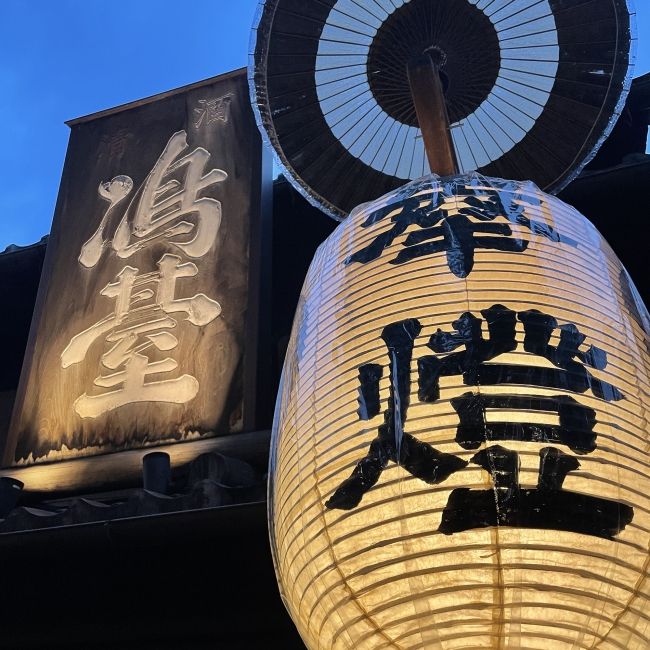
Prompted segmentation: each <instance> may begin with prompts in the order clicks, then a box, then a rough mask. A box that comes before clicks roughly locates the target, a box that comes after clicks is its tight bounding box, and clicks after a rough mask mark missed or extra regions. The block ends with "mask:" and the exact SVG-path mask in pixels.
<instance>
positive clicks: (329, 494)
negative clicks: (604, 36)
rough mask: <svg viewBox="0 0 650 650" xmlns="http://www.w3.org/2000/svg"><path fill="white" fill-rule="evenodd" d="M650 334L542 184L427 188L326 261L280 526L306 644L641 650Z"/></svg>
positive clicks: (306, 323)
mask: <svg viewBox="0 0 650 650" xmlns="http://www.w3.org/2000/svg"><path fill="white" fill-rule="evenodd" d="M649 346H650V321H649V319H648V314H647V311H646V309H645V307H644V305H643V303H642V302H641V300H640V298H639V296H638V294H637V292H636V290H635V289H634V286H633V284H632V282H631V280H630V278H629V276H628V275H627V273H626V271H625V270H624V269H623V267H622V266H621V263H620V262H619V260H618V259H617V258H616V256H615V255H614V253H613V252H612V250H611V249H610V248H609V246H608V245H607V243H606V242H605V241H604V240H603V239H602V237H601V236H600V235H599V233H598V232H597V231H596V229H595V228H594V227H593V226H592V225H591V224H590V223H589V222H588V221H587V219H585V218H584V217H583V216H582V215H580V214H579V213H578V212H577V211H576V210H574V209H573V208H571V207H570V206H568V205H566V204H564V203H562V202H561V201H559V200H558V199H557V198H555V197H552V196H549V195H546V194H544V193H542V192H540V191H539V190H538V189H537V187H536V186H534V185H533V184H532V183H516V182H508V181H502V180H498V179H489V178H485V177H482V176H479V175H469V176H464V177H459V178H458V179H457V180H455V181H454V180H451V179H445V182H440V180H439V179H438V178H437V177H425V178H423V179H421V180H420V181H416V182H414V183H412V184H409V185H407V186H405V187H404V188H402V189H400V190H398V191H396V192H394V193H391V194H388V195H386V196H385V197H383V198H381V199H379V200H377V201H375V202H373V203H369V204H366V205H364V206H361V207H360V208H359V209H357V210H356V211H354V212H353V214H352V215H351V216H350V217H349V218H348V220H346V221H345V222H344V223H342V224H341V225H340V226H339V227H338V228H337V230H336V231H335V232H334V233H333V234H332V235H331V236H330V238H329V239H328V240H327V241H326V242H325V243H324V244H323V245H322V246H321V248H320V249H319V251H318V252H317V254H316V257H315V259H314V262H313V263H312V266H311V269H310V272H309V274H308V276H307V279H306V281H305V285H304V289H303V293H302V297H301V301H300V306H299V309H298V313H297V316H296V320H295V324H294V331H293V335H292V341H291V343H290V346H289V351H288V355H287V361H286V363H285V368H284V374H283V380H282V389H281V397H280V400H279V402H278V411H277V413H276V423H275V427H274V431H273V439H272V453H271V474H270V475H271V488H270V493H269V496H270V506H269V517H270V526H271V539H272V548H273V553H274V557H275V562H276V570H277V574H278V579H279V583H280V588H281V591H282V594H283V597H284V599H285V602H286V603H287V606H288V608H289V611H290V613H291V615H292V617H293V619H294V621H295V622H296V625H297V626H298V629H299V631H300V633H301V635H302V637H303V639H304V641H305V643H306V644H307V646H308V647H309V648H314V649H315V648H319V649H320V650H324V649H326V648H340V649H341V650H343V649H345V648H355V649H357V650H364V649H368V650H370V649H374V648H413V649H415V648H427V649H441V650H443V649H444V650H452V649H458V650H460V649H461V648H531V649H532V648H537V649H540V650H542V649H544V648H549V647H552V648H566V649H567V650H568V649H569V648H578V647H580V648H591V647H597V648H603V649H605V648H607V649H610V648H611V649H613V648H636V649H642V648H647V647H648V645H649V643H650V616H649V615H648V604H649V603H648V601H649V600H650V583H649V582H648V573H647V566H648V548H649V542H650V499H649V497H648V495H649V494H650V473H649V464H650V462H649V459H648V446H649V443H650V429H649V427H648V410H649V405H650V401H649V390H650V354H649V351H650V347H649Z"/></svg>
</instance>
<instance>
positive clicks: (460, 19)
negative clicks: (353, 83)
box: [367, 0, 501, 127]
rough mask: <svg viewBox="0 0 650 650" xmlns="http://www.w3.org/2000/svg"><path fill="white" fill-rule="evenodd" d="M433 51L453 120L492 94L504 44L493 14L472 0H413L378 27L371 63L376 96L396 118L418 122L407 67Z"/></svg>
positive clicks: (370, 67) (473, 109) (410, 124)
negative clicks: (472, 2)
mask: <svg viewBox="0 0 650 650" xmlns="http://www.w3.org/2000/svg"><path fill="white" fill-rule="evenodd" d="M423 54H427V55H429V56H430V57H431V58H432V60H433V62H434V64H435V65H436V66H437V67H438V69H439V72H440V77H441V80H442V86H443V90H444V92H445V97H446V100H447V110H448V112H449V119H450V120H451V122H452V123H456V122H460V121H461V120H463V119H464V118H466V117H467V116H468V115H471V114H472V113H473V112H474V111H475V110H476V109H477V108H478V107H479V106H480V105H481V104H482V103H483V102H484V101H485V99H487V97H488V96H489V94H490V92H491V91H492V89H493V87H494V84H495V83H496V81H497V78H498V75H499V70H500V68H501V48H500V45H499V37H498V35H497V31H496V29H495V27H494V25H493V24H492V22H491V21H490V19H489V18H488V17H487V16H486V15H485V14H484V13H483V11H481V10H480V9H478V8H477V7H476V6H475V5H473V4H471V3H470V2H469V1H468V0H437V1H436V2H431V0H411V1H410V2H407V3H406V4H404V5H402V6H401V7H400V8H399V9H396V10H395V11H394V12H393V13H392V14H391V15H390V16H389V17H388V18H387V19H386V20H385V22H384V23H383V24H382V26H381V27H380V29H379V30H378V31H377V33H376V35H375V37H374V39H373V42H372V45H371V46H370V52H369V57H368V64H367V74H368V81H369V84H370V89H371V91H372V93H373V95H374V97H375V100H376V101H377V103H378V104H379V106H381V108H382V109H383V110H384V111H385V112H386V113H387V114H388V115H390V116H391V117H392V118H393V119H395V120H397V121H398V122H401V123H402V124H406V125H408V126H414V127H418V120H417V116H416V112H415V106H414V104H413V99H412V97H411V89H410V86H409V81H408V74H407V69H408V65H409V63H410V62H411V61H413V60H415V59H417V58H419V57H421V56H422V55H423Z"/></svg>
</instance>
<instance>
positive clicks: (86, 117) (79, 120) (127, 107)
mask: <svg viewBox="0 0 650 650" xmlns="http://www.w3.org/2000/svg"><path fill="white" fill-rule="evenodd" d="M241 74H246V68H237V70H231V71H230V72H225V73H223V74H220V75H217V76H216V77H209V78H207V79H203V80H201V81H196V82H194V83H191V84H188V85H186V86H181V87H180V88H174V89H173V90H167V91H165V92H162V93H157V94H156V95H150V96H149V97H145V98H143V99H136V100H135V101H132V102H128V103H126V104H120V105H119V106H115V107H114V108H107V109H105V110H103V111H97V112H96V113H91V114H90V115H83V116H82V117H76V118H74V119H72V120H68V121H66V122H65V124H66V125H67V126H69V127H73V126H77V125H78V124H84V123H86V122H91V121H93V120H97V119H100V118H102V117H107V116H109V115H115V114H116V113H122V112H123V111H130V110H131V109H133V108H138V107H140V106H145V105H146V104H151V103H152V102H156V101H159V100H161V99H166V98H167V97H173V96H174V95H178V94H180V93H184V92H188V91H190V90H194V89H195V88H201V87H202V86H209V85H210V84H212V83H214V82H215V81H223V80H225V79H230V78H232V77H236V76H238V75H241Z"/></svg>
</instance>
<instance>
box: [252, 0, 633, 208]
mask: <svg viewBox="0 0 650 650" xmlns="http://www.w3.org/2000/svg"><path fill="white" fill-rule="evenodd" d="M571 4H573V5H575V6H570V5H571ZM630 5H631V0H589V1H587V2H580V3H566V2H563V1H561V0H364V1H359V0H319V2H309V3H305V2H304V1H303V0H265V1H263V2H261V3H260V6H259V9H258V15H257V18H256V22H255V27H254V31H253V37H252V43H251V56H250V65H249V81H250V88H251V94H252V100H253V106H254V109H255V111H256V113H257V118H258V122H259V125H260V127H261V130H262V133H263V135H264V137H265V138H266V139H267V141H268V143H270V144H271V145H272V146H273V148H274V150H275V152H276V154H277V157H278V159H279V162H280V165H281V167H282V169H283V171H284V172H285V174H286V176H287V178H288V179H289V180H290V181H291V182H292V183H293V184H294V186H295V187H296V188H297V189H298V190H299V191H300V192H301V193H302V194H303V195H304V196H305V197H306V198H307V199H308V200H309V201H310V202H311V203H312V204H313V205H316V206H317V207H319V208H321V209H322V210H324V211H325V212H326V213H327V214H329V215H330V216H331V217H334V218H336V219H342V218H344V217H346V216H347V215H348V214H349V212H350V211H351V210H352V209H353V208H354V207H356V206H357V205H359V204H361V203H365V202H366V201H370V200H373V199H376V198H378V197H379V196H382V195H383V194H385V193H387V192H389V191H391V190H393V189H395V188H397V187H399V186H401V185H403V184H404V183H406V182H408V181H409V180H414V179H417V178H420V177H422V176H424V175H427V174H429V173H430V172H435V173H438V174H441V175H451V174H454V173H457V172H460V173H467V172H472V171H479V172H480V173H481V174H485V175H488V176H498V177H502V178H510V179H514V180H532V181H534V182H535V183H536V184H537V185H538V186H539V187H540V188H542V189H543V190H545V191H547V192H557V191H559V190H560V189H562V188H563V187H564V186H565V185H566V184H568V183H569V182H570V181H571V180H572V179H573V178H575V176H576V175H577V174H578V173H580V171H581V170H582V168H583V167H584V166H585V165H586V164H587V163H588V162H589V161H590V160H591V159H592V158H593V156H594V155H595V154H596V152H597V150H598V149H599V147H600V145H601V144H602V143H603V142H604V140H605V139H606V137H607V136H608V135H609V133H610V132H611V130H612V128H613V127H614V124H615V123H616V119H617V118H618V115H619V114H620V112H621V110H622V107H623V105H624V102H625V99H626V97H627V93H628V90H629V87H630V83H631V78H632V74H631V73H632V64H633V59H634V56H633V43H634V24H633V12H632V10H631V6H630Z"/></svg>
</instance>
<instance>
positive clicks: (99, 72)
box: [0, 0, 650, 251]
mask: <svg viewBox="0 0 650 650" xmlns="http://www.w3.org/2000/svg"><path fill="white" fill-rule="evenodd" d="M257 5H258V2H257V0H185V1H183V2H179V1H178V0H132V1H131V2H128V3H126V2H115V1H114V0H0V81H1V83H2V96H3V99H2V102H0V121H1V123H2V124H3V125H4V128H3V145H2V147H1V148H0V178H1V179H2V181H1V182H2V192H0V251H2V250H3V249H4V248H5V247H6V246H7V245H8V244H11V243H16V244H19V245H25V244H29V243H32V242H35V241H38V240H39V239H40V238H41V237H42V236H43V235H44V234H45V233H47V232H48V230H49V228H50V224H51V220H52V214H53V211H54V204H55V201H56V195H57V191H58V185H59V181H60V176H61V169H62V166H63V159H64V156H65V151H66V146H67V140H68V132H69V130H68V127H67V126H65V124H64V122H65V120H69V119H72V118H74V117H79V116H82V115H87V114H90V113H94V112H96V111H99V110H102V109H105V108H110V107H112V106H117V105H119V104H123V103H125V102H129V101H133V100H136V99H139V98H142V97H147V96H149V95H153V94H156V93H159V92H162V91H165V90H170V89H172V88H176V87H178V86H183V85H185V84H189V83H192V82H195V81H198V80H200V79H204V78H207V77H211V76H214V75H217V74H220V73H222V72H227V71H229V70H232V69H235V68H239V67H242V66H245V65H246V63H247V58H248V46H249V38H250V28H251V24H252V22H253V16H254V13H255V11H256V8H257ZM637 13H638V19H637V24H638V34H639V42H638V59H637V68H636V71H635V76H638V75H641V74H645V73H647V72H650V0H637Z"/></svg>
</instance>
